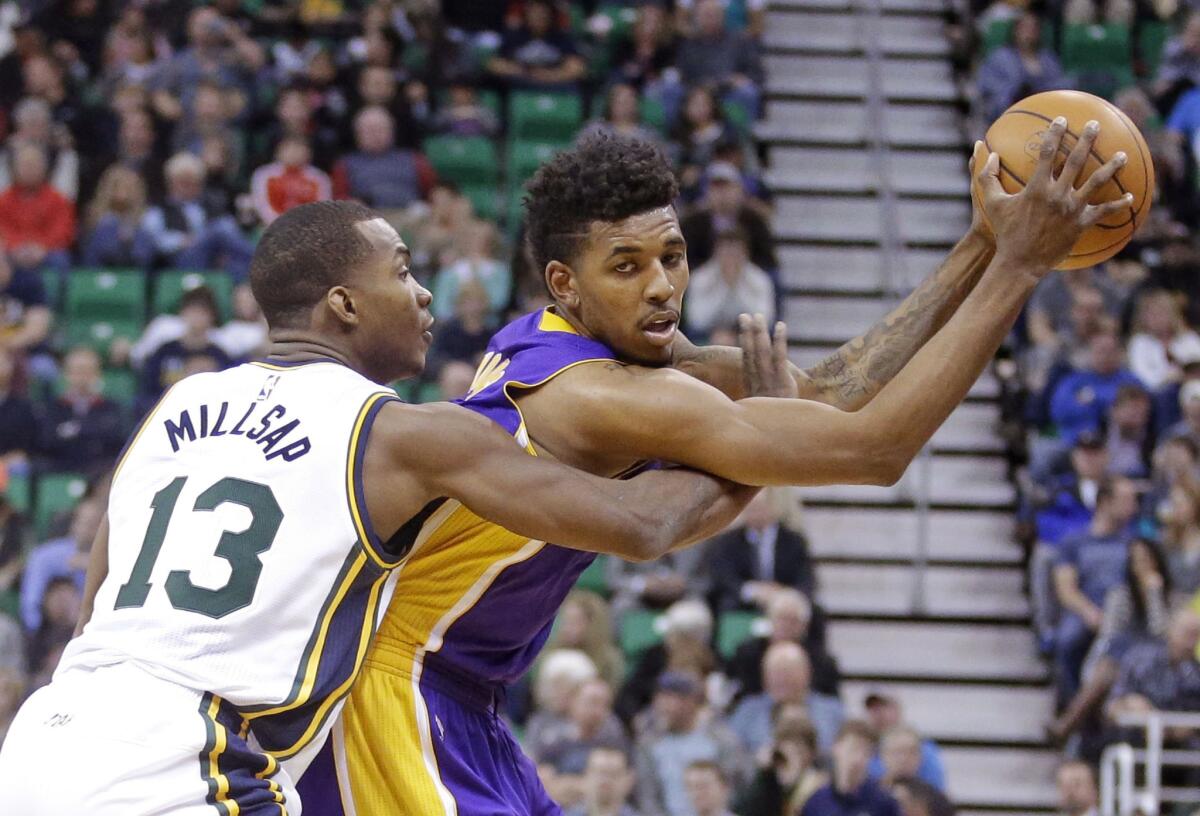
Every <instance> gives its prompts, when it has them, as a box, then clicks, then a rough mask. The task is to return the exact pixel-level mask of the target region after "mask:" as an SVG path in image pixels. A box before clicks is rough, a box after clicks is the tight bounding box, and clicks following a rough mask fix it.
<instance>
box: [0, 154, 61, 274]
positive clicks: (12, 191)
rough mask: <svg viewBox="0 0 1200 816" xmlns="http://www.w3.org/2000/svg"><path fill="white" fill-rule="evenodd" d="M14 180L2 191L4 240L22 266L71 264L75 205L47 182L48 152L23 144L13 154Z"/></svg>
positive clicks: (0, 209) (30, 268)
mask: <svg viewBox="0 0 1200 816" xmlns="http://www.w3.org/2000/svg"><path fill="white" fill-rule="evenodd" d="M13 159H14V161H13V184H12V186H11V187H9V188H8V189H7V190H5V191H4V192H3V193H0V240H3V242H4V245H5V247H7V250H8V253H9V259H10V260H11V262H12V264H13V266H14V267H16V268H17V269H18V270H25V271H35V270H39V269H47V268H49V269H59V270H61V271H63V272H65V271H66V270H67V269H68V268H69V267H70V264H71V260H70V256H68V255H67V249H68V248H69V247H70V246H71V242H72V241H74V240H75V208H74V206H73V205H72V204H71V202H70V201H68V200H67V199H66V198H64V197H63V195H62V193H60V192H58V191H57V190H55V189H54V188H53V187H51V186H50V185H49V184H48V183H47V182H46V171H47V167H46V155H45V154H44V153H43V152H42V151H41V149H39V148H38V147H35V146H33V145H21V146H20V147H18V148H17V149H16V150H15V151H14V155H13Z"/></svg>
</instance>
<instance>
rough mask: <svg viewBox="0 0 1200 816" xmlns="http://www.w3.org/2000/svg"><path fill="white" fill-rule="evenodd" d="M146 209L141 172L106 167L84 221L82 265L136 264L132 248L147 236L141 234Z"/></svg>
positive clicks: (114, 166) (121, 167) (116, 265)
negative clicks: (85, 231)
mask: <svg viewBox="0 0 1200 816" xmlns="http://www.w3.org/2000/svg"><path fill="white" fill-rule="evenodd" d="M145 209H146V183H145V182H144V181H142V178H141V176H139V175H138V174H137V173H135V172H134V171H133V170H130V169H129V168H128V167H125V166H123V165H120V164H113V165H112V166H111V167H109V168H108V169H107V170H105V171H104V175H102V176H100V183H99V185H98V186H97V187H96V195H95V197H94V198H93V199H92V203H91V204H89V205H88V211H87V220H86V221H85V223H84V227H85V229H86V230H87V234H86V236H85V237H84V239H83V250H82V254H81V258H80V260H81V261H82V262H83V264H84V266H93V267H95V266H113V267H129V266H136V265H137V259H136V258H135V256H134V248H135V247H136V246H138V244H139V243H144V242H145V241H146V240H147V239H148V237H149V236H146V235H144V234H142V215H143V214H144V213H145Z"/></svg>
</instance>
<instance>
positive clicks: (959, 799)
mask: <svg viewBox="0 0 1200 816" xmlns="http://www.w3.org/2000/svg"><path fill="white" fill-rule="evenodd" d="M942 761H943V763H944V764H945V766H946V779H947V781H948V786H949V791H948V793H949V794H950V798H951V799H952V800H954V801H955V802H956V803H958V804H962V805H968V806H974V807H1004V808H1040V809H1045V808H1050V807H1053V805H1054V803H1055V802H1056V801H1057V799H1058V795H1057V792H1056V791H1055V787H1054V771H1055V769H1056V768H1057V767H1058V764H1059V763H1060V762H1061V761H1062V755H1061V754H1058V753H1056V752H1054V751H1049V750H1042V749H1035V748H1007V749H996V748H946V749H945V750H943V751H942ZM960 812H961V811H960ZM1021 812H1022V813H1029V811H1028V810H1022V811H1021Z"/></svg>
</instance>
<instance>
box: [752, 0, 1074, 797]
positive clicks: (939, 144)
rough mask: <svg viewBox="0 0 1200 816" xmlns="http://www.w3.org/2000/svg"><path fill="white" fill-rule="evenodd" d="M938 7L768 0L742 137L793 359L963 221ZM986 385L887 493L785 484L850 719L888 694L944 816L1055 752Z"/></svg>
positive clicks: (816, 348)
mask: <svg viewBox="0 0 1200 816" xmlns="http://www.w3.org/2000/svg"><path fill="white" fill-rule="evenodd" d="M945 12H946V8H945V6H944V5H943V0H772V2H771V6H770V12H769V13H770V17H769V20H768V24H767V27H766V34H765V37H766V47H767V55H766V63H767V71H768V78H767V88H766V91H767V93H766V102H765V116H764V118H763V121H762V122H760V123H759V125H758V126H757V130H756V135H757V136H758V138H759V140H760V142H761V143H762V144H763V145H764V146H765V149H766V156H767V166H768V170H767V181H768V183H769V185H770V186H771V188H772V189H773V191H774V193H775V196H776V216H775V224H774V227H775V230H776V234H777V236H778V238H779V240H780V253H781V267H782V273H781V274H782V280H783V285H784V287H785V309H784V316H785V318H786V319H787V321H788V324H789V327H790V330H791V334H792V356H793V359H794V360H795V361H796V362H797V363H799V364H801V365H810V364H812V363H814V362H816V361H817V360H819V359H821V358H823V357H824V356H826V355H827V354H829V353H830V352H832V351H833V350H834V348H836V347H837V346H838V345H840V344H841V343H842V342H844V341H846V340H848V339H849V338H850V337H852V336H854V335H856V334H858V333H860V332H861V331H863V330H864V329H865V328H867V327H868V326H869V325H871V323H873V322H874V321H875V320H877V319H878V318H879V317H880V316H881V315H883V314H884V313H885V312H886V311H887V310H888V309H889V308H890V306H891V305H892V304H893V303H894V302H895V300H896V294H895V293H897V292H904V291H907V290H908V289H910V288H911V287H912V286H913V285H915V284H916V282H917V281H919V280H920V279H921V278H923V277H924V276H925V275H926V274H928V273H929V272H930V271H932V270H933V268H934V267H935V266H936V264H937V263H938V262H939V261H940V259H941V258H942V257H943V256H944V254H945V252H946V250H947V249H949V247H950V246H951V245H952V244H953V243H954V241H955V240H956V239H957V238H958V237H960V236H961V235H962V234H963V233H964V231H965V230H966V228H967V225H968V223H969V220H970V209H969V206H968V200H967V197H966V192H967V187H968V179H967V172H966V156H967V149H966V144H965V137H964V127H963V125H964V117H963V110H964V106H963V105H962V104H961V102H962V99H961V92H960V88H959V86H958V85H957V83H956V81H955V77H954V74H953V70H952V68H951V64H950V61H949V50H950V48H949V43H948V41H947V39H946V37H945V35H944V25H945V20H946V14H945ZM997 395H998V387H997V384H996V382H995V381H994V380H993V379H991V378H990V376H987V375H985V377H984V378H983V379H981V381H980V382H979V383H977V384H976V386H975V388H974V389H973V390H972V392H971V395H970V397H969V398H968V400H967V401H966V403H965V404H964V405H963V406H961V407H960V408H959V409H958V410H957V411H955V413H954V414H953V415H952V416H951V417H950V420H949V421H948V423H947V424H946V426H945V427H943V428H942V429H941V430H940V431H939V432H938V434H937V435H936V436H935V438H934V440H933V443H932V446H931V453H930V455H928V456H927V457H925V458H923V459H921V460H918V461H917V462H916V463H914V465H913V466H912V467H911V468H910V469H909V472H908V473H907V474H906V475H905V477H904V479H903V480H901V482H900V483H899V484H898V485H896V486H894V487H890V488H864V487H836V488H823V489H810V490H807V491H805V501H806V505H807V513H806V515H807V530H808V532H809V536H810V540H811V545H812V547H813V551H814V555H815V556H816V557H817V559H818V563H819V576H820V584H821V590H820V600H821V602H822V603H823V604H824V605H825V607H826V609H827V610H828V611H829V612H830V614H831V618H832V621H833V622H832V624H831V627H830V639H831V643H832V650H833V652H834V654H836V655H837V656H838V658H839V659H840V661H841V664H842V667H843V670H844V672H845V674H846V676H847V683H846V693H845V695H844V697H845V699H846V701H847V704H848V706H849V708H850V710H851V711H852V712H857V711H860V710H861V703H862V699H863V697H864V694H865V693H866V691H867V690H868V689H875V688H884V689H889V690H891V691H892V692H894V693H895V694H896V695H897V696H898V697H899V699H900V700H901V701H902V703H903V705H904V707H905V709H906V712H907V715H908V719H909V720H910V721H911V722H912V723H913V724H914V725H915V726H916V727H917V728H918V729H919V730H921V731H922V732H923V733H925V734H926V735H928V736H930V737H932V738H934V739H936V740H937V741H938V742H939V743H940V744H941V746H942V749H943V756H944V758H945V763H946V766H947V772H948V778H949V787H950V793H951V795H952V797H953V798H954V799H955V801H956V802H957V803H958V804H959V805H960V808H961V810H960V812H961V813H964V814H983V813H988V814H993V816H996V815H997V814H1016V813H1036V812H1046V811H1048V810H1050V808H1051V806H1052V804H1053V802H1054V789H1053V785H1052V775H1053V770H1054V766H1055V762H1056V755H1055V754H1054V752H1052V751H1051V750H1050V749H1049V748H1048V747H1047V746H1046V745H1045V743H1044V740H1043V736H1042V723H1043V722H1045V721H1046V720H1048V719H1049V717H1050V716H1051V707H1052V695H1051V693H1050V690H1049V687H1048V671H1047V667H1046V665H1045V663H1044V662H1043V661H1042V660H1041V659H1040V658H1039V657H1038V655H1037V654H1036V651H1035V648H1034V643H1033V639H1032V636H1031V634H1030V628H1029V606H1028V600H1027V598H1026V595H1025V593H1024V591H1023V586H1022V583H1023V582H1022V570H1021V551H1020V548H1019V547H1018V546H1017V545H1016V544H1015V543H1014V542H1013V529H1012V528H1013V504H1014V492H1013V488H1012V486H1011V484H1010V482H1009V481H1008V479H1007V477H1006V470H1005V461H1004V459H1003V456H1002V446H1001V443H1000V441H999V439H998V438H997V436H996V433H995V427H996V424H997V421H998V416H999V408H998V405H997ZM923 486H928V488H929V495H930V498H931V502H930V510H929V512H928V515H927V516H926V517H925V522H924V524H925V525H926V526H927V529H928V535H927V538H926V541H927V542H928V545H927V549H926V551H925V553H924V554H923V555H922V554H921V553H920V552H919V548H918V543H917V542H918V540H919V530H920V527H921V525H922V521H921V514H920V513H919V512H918V510H917V507H916V506H917V497H918V496H920V495H921V492H922V487H923ZM922 560H924V561H925V563H926V564H927V568H926V569H925V570H921V569H920V568H919V563H920V562H921V561H922ZM921 575H923V576H924V579H923V583H924V592H923V597H924V602H923V603H920V602H918V600H917V598H918V592H917V589H916V582H917V581H918V579H919V577H920V576H921Z"/></svg>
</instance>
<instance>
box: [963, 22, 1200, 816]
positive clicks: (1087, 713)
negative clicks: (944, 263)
mask: <svg viewBox="0 0 1200 816" xmlns="http://www.w3.org/2000/svg"><path fill="white" fill-rule="evenodd" d="M973 11H974V13H975V16H974V18H973V19H974V24H975V30H974V31H973V32H971V33H970V35H969V36H965V37H964V38H963V41H964V42H968V41H970V42H972V43H973V44H974V48H973V60H972V62H973V71H974V81H975V90H976V94H975V102H976V112H977V114H978V122H979V123H980V125H981V126H983V125H984V124H985V123H987V122H990V121H991V120H992V119H994V118H995V117H997V116H999V115H1000V113H1001V112H1002V111H1003V110H1004V109H1005V108H1007V107H1008V106H1009V105H1011V104H1013V103H1014V102H1016V101H1017V100H1019V99H1020V98H1022V97H1024V96H1026V95H1028V94H1030V93H1036V92H1039V91H1044V90H1051V89H1058V88H1078V89H1082V90H1088V91H1091V92H1093V93H1098V94H1101V95H1103V96H1106V97H1107V98H1109V99H1110V100H1112V101H1113V102H1115V104H1116V105H1117V106H1118V107H1119V108H1121V109H1122V110H1123V111H1124V112H1125V113H1126V114H1128V116H1129V117H1130V119H1131V120H1133V121H1134V122H1135V123H1136V124H1137V125H1138V127H1139V128H1140V129H1141V130H1142V132H1143V134H1144V135H1145V136H1146V140H1147V143H1148V144H1149V147H1150V152H1151V155H1152V158H1153V161H1154V166H1155V172H1156V175H1157V189H1156V191H1155V195H1154V209H1153V210H1152V214H1151V216H1150V218H1149V219H1148V220H1147V223H1146V224H1144V225H1143V228H1142V229H1141V230H1140V232H1139V233H1138V234H1137V235H1136V236H1135V238H1134V240H1133V242H1132V243H1131V244H1130V245H1129V246H1128V247H1127V248H1126V249H1124V250H1123V251H1122V252H1121V253H1120V254H1118V255H1117V257H1116V258H1114V259H1113V260H1111V261H1109V262H1107V263H1105V264H1102V265H1100V266H1098V267H1096V268H1092V269H1083V270H1075V271H1070V272H1063V273H1056V274H1054V275H1051V276H1049V277H1047V278H1046V279H1045V281H1043V282H1042V284H1041V285H1040V286H1039V287H1038V289H1037V291H1036V292H1035V293H1034V295H1033V298H1032V300H1031V301H1030V303H1029V305H1028V307H1027V309H1026V310H1025V314H1024V315H1023V319H1022V321H1021V323H1020V324H1019V327H1018V330H1017V331H1016V332H1015V333H1014V336H1013V338H1012V343H1011V350H1012V355H1011V361H1006V362H1005V363H1004V364H1003V365H1001V366H999V367H998V369H997V370H998V371H999V372H1001V374H1002V379H1003V381H1004V384H1005V386H1006V389H1007V394H1008V397H1009V399H1008V400H1006V405H1007V406H1008V409H1007V412H1006V422H1007V425H1008V430H1009V433H1008V434H1007V438H1008V439H1010V440H1011V443H1012V446H1011V449H1012V454H1013V464H1014V467H1015V469H1016V471H1015V472H1016V473H1017V474H1018V484H1019V487H1020V510H1019V514H1020V522H1021V525H1020V527H1021V530H1022V536H1023V538H1024V540H1025V541H1026V543H1027V544H1028V545H1029V547H1030V561H1029V563H1030V587H1031V595H1032V598H1033V604H1034V622H1035V628H1036V633H1037V636H1038V641H1039V644H1040V646H1041V649H1042V651H1043V653H1044V654H1045V655H1046V656H1047V657H1048V658H1051V659H1052V664H1053V666H1054V677H1055V682H1056V687H1057V694H1058V716H1057V717H1056V719H1055V720H1054V721H1053V722H1052V723H1049V724H1048V726H1047V733H1048V735H1049V737H1050V738H1051V739H1052V740H1053V741H1055V742H1056V743H1057V744H1059V745H1060V746H1062V747H1063V748H1064V750H1065V752H1066V756H1067V757H1069V758H1070V759H1071V762H1069V763H1067V764H1065V765H1064V766H1063V768H1062V770H1061V772H1060V774H1059V786H1060V791H1062V793H1063V801H1064V804H1063V806H1062V807H1063V809H1064V811H1066V812H1078V813H1086V812H1091V809H1093V808H1094V807H1095V804H1096V802H1095V795H1094V789H1095V778H1094V775H1093V774H1092V772H1091V770H1090V769H1089V767H1088V763H1092V764H1093V765H1094V763H1095V762H1096V760H1097V759H1098V757H1099V754H1100V752H1101V751H1102V750H1103V748H1104V746H1105V745H1107V744H1109V743H1111V742H1113V741H1117V740H1126V739H1134V740H1135V741H1136V734H1135V733H1132V732H1130V731H1128V730H1126V729H1123V728H1122V727H1121V726H1120V724H1119V723H1118V722H1117V719H1116V718H1117V717H1119V716H1120V715H1122V714H1123V713H1125V712H1144V711H1148V710H1167V711H1190V712H1196V711H1200V663H1198V662H1197V659H1198V657H1200V653H1198V652H1197V641H1198V640H1200V617H1198V615H1200V595H1197V592H1198V591H1200V571H1197V562H1198V560H1200V550H1198V545H1200V540H1198V538H1197V531H1198V529H1200V527H1198V525H1197V519H1198V518H1200V469H1198V467H1197V466H1198V457H1197V452H1198V451H1200V435H1198V434H1197V430H1200V335H1198V334H1197V333H1196V331H1195V329H1194V327H1195V326H1196V325H1197V318H1198V317H1200V297H1198V295H1197V293H1198V292H1200V288H1198V286H1197V284H1198V275H1200V253H1198V250H1200V245H1198V244H1197V242H1196V240H1195V237H1194V236H1195V230H1196V228H1197V227H1198V226H1200V213H1198V210H1197V207H1196V203H1197V201H1198V193H1200V186H1198V184H1197V181H1196V179H1197V176H1196V166H1197V165H1196V158H1197V156H1198V155H1200V153H1198V147H1200V143H1198V142H1197V141H1196V136H1197V133H1198V131H1200V118H1198V117H1197V112H1198V111H1200V14H1198V13H1197V12H1195V11H1194V10H1192V7H1189V6H1187V5H1186V4H1175V3H1173V2H1153V1H1152V2H1125V1H1124V0H1108V2H1096V0H1078V2H1075V1H1074V0H1071V1H1070V2H1067V3H1048V4H1040V3H1033V4H1028V3H1024V2H1016V0H1013V1H1012V2H1005V1H998V2H994V3H992V4H991V5H985V4H975V7H974V9H973ZM1196 740H1197V735H1196V734H1194V733H1192V734H1187V733H1173V734H1172V739H1171V742H1172V744H1173V745H1175V746H1182V747H1195V744H1196ZM1172 773H1174V772H1172ZM1180 780H1182V781H1180ZM1170 781H1172V780H1168V782H1170ZM1173 781H1175V783H1176V784H1184V785H1193V786H1194V785H1195V784H1197V777H1196V776H1195V775H1192V776H1188V775H1187V774H1186V773H1185V774H1184V775H1183V776H1182V777H1180V779H1175V780H1173ZM1086 788H1091V790H1092V793H1091V794H1090V795H1083V794H1082V793H1081V792H1082V791H1083V790H1084V789H1086ZM1072 803H1073V804H1072Z"/></svg>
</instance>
